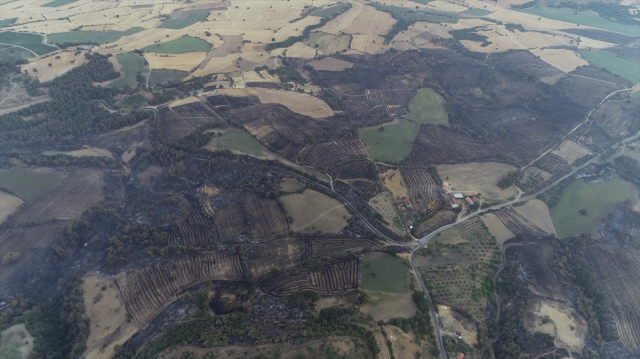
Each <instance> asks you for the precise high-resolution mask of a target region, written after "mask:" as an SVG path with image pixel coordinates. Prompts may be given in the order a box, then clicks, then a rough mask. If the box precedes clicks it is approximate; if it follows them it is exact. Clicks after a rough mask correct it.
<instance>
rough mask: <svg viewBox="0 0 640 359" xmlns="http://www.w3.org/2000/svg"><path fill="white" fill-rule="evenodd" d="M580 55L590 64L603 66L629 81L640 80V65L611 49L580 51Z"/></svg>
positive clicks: (636, 81)
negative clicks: (621, 56) (622, 57)
mask: <svg viewBox="0 0 640 359" xmlns="http://www.w3.org/2000/svg"><path fill="white" fill-rule="evenodd" d="M580 55H582V57H583V58H584V59H585V60H587V61H589V63H590V64H592V65H594V66H597V67H603V68H605V69H607V70H609V71H610V72H611V73H613V74H616V75H619V76H620V77H622V78H624V79H627V80H629V81H632V82H635V83H638V82H640V65H638V64H636V63H633V62H631V61H629V60H625V59H621V58H619V57H617V56H616V54H614V53H613V52H609V51H580Z"/></svg>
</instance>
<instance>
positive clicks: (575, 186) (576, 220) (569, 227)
mask: <svg viewBox="0 0 640 359" xmlns="http://www.w3.org/2000/svg"><path fill="white" fill-rule="evenodd" d="M632 188H633V185H632V184H631V183H629V182H627V181H625V180H622V179H620V178H618V177H616V178H614V179H612V180H610V181H608V182H604V183H598V184H593V185H590V184H587V183H585V182H584V181H582V180H577V181H575V182H573V183H571V184H570V185H569V186H568V187H567V188H565V190H564V192H563V193H562V197H560V201H559V202H558V204H556V205H555V206H553V207H551V209H550V210H549V213H550V214H551V219H552V220H553V225H554V226H555V227H556V231H557V232H558V237H567V236H573V235H578V234H580V233H585V232H591V233H594V234H595V233H597V232H596V229H595V226H596V224H598V222H599V221H600V220H601V219H602V218H603V217H604V216H605V215H606V214H607V213H606V212H607V209H608V208H609V206H611V205H612V204H616V203H620V202H623V201H624V200H626V199H630V198H631V190H632ZM581 209H586V210H587V215H581V214H580V213H579V212H578V211H579V210H581Z"/></svg>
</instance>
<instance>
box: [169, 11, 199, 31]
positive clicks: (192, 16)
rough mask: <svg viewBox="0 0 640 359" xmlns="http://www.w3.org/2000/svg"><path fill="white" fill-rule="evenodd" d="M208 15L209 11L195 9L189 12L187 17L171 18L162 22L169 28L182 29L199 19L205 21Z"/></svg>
mask: <svg viewBox="0 0 640 359" xmlns="http://www.w3.org/2000/svg"><path fill="white" fill-rule="evenodd" d="M207 16H209V12H208V11H193V12H191V13H189V15H187V17H186V18H179V19H170V20H167V21H165V22H164V23H163V24H162V27H164V28H167V29H182V28H185V27H187V26H191V25H193V24H195V23H196V22H198V21H205V20H206V19H207Z"/></svg>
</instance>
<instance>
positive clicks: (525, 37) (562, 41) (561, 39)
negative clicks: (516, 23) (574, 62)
mask: <svg viewBox="0 0 640 359" xmlns="http://www.w3.org/2000/svg"><path fill="white" fill-rule="evenodd" d="M504 31H505V32H506V31H508V30H506V29H505V30H504ZM500 32H501V33H504V32H503V31H500ZM507 36H509V37H510V38H511V39H513V41H514V42H515V43H516V44H519V45H522V46H523V47H524V48H528V49H530V48H533V47H550V46H558V45H569V44H570V41H571V38H570V37H569V36H564V35H555V36H554V35H549V34H543V33H540V32H536V31H527V32H520V31H518V30H515V33H514V32H511V31H508V32H507Z"/></svg>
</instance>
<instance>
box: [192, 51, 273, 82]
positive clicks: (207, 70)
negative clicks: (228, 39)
mask: <svg viewBox="0 0 640 359" xmlns="http://www.w3.org/2000/svg"><path fill="white" fill-rule="evenodd" d="M239 58H242V60H249V61H252V62H254V63H259V62H261V61H264V60H267V59H268V58H269V53H268V52H254V53H248V54H240V53H236V54H229V55H227V56H224V57H216V58H214V59H212V60H211V61H209V62H208V63H207V65H206V66H205V67H204V68H203V69H197V70H196V71H194V72H193V73H192V74H191V76H205V75H209V74H215V73H222V72H231V71H236V70H238V69H239V68H238V67H236V65H235V64H236V63H237V60H238V59H239Z"/></svg>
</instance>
